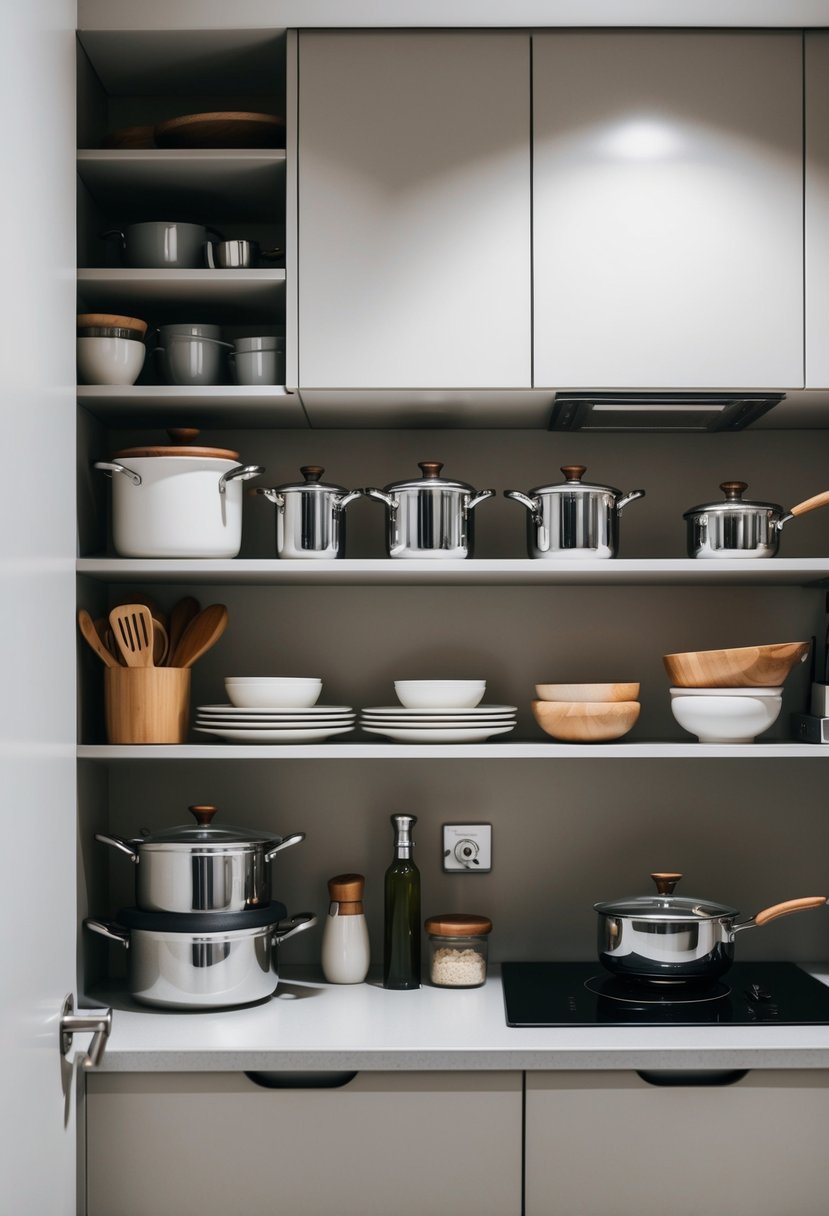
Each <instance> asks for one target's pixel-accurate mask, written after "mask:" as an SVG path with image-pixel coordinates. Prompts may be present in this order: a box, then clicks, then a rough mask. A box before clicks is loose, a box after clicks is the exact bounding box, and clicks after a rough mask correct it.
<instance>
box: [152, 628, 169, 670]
mask: <svg viewBox="0 0 829 1216" xmlns="http://www.w3.org/2000/svg"><path fill="white" fill-rule="evenodd" d="M169 653H170V639H169V637H168V634H167V630H166V629H165V628H164V626H163V625H162V623H161V621H160V620H159V619H158V618H157V617H155V616H154V617H153V666H154V667H162V666H163V665H164V660H165V659H166V658H167V655H168V654H169Z"/></svg>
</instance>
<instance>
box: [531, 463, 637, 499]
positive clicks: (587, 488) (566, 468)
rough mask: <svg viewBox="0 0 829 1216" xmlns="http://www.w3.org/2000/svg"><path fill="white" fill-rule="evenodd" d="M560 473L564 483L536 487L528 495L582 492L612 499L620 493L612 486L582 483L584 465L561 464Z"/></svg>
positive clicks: (584, 471)
mask: <svg viewBox="0 0 829 1216" xmlns="http://www.w3.org/2000/svg"><path fill="white" fill-rule="evenodd" d="M561 471H562V473H563V474H564V476H565V477H566V478H567V480H566V481H559V482H556V484H555V485H552V486H536V488H535V489H534V490H530V494H531V495H532V494H577V493H578V492H579V491H580V490H583V491H584V492H585V493H587V494H591V493H594V492H595V491H598V492H599V493H600V494H612V495H613V497H614V498H619V496H620V495H621V493H622V491H621V490H617V489H616V488H615V487H614V486H597V485H591V483H590V482H589V481H582V477H584V475H585V473H586V472H587V466H586V465H583V464H563V465H562V466H561Z"/></svg>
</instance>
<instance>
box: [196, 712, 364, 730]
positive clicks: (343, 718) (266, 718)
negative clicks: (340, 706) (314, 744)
mask: <svg viewBox="0 0 829 1216" xmlns="http://www.w3.org/2000/svg"><path fill="white" fill-rule="evenodd" d="M196 717H197V718H198V719H199V721H200V722H204V724H205V726H209V725H210V723H211V722H232V723H233V725H234V726H262V725H264V724H266V723H267V724H269V725H271V726H284V725H285V724H286V723H288V722H301V723H302V725H303V726H308V727H311V726H320V725H321V724H322V723H324V722H325V723H327V722H355V721H356V720H357V715H356V714H318V715H317V716H316V717H314V718H304V717H302V715H301V714H280V715H279V717H278V718H273V717H271V716H270V714H260V715H259V716H258V717H256V718H236V717H234V715H233V714H196Z"/></svg>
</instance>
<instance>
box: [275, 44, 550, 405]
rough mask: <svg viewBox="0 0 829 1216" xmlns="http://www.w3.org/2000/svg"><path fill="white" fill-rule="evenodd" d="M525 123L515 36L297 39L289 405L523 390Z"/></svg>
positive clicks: (523, 55) (525, 62)
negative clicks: (296, 393)
mask: <svg viewBox="0 0 829 1216" xmlns="http://www.w3.org/2000/svg"><path fill="white" fill-rule="evenodd" d="M529 107H530V97H529V37H528V35H526V34H512V33H507V34H490V33H487V32H473V33H467V32H458V33H454V32H447V33H441V34H432V33H421V32H412V31H409V32H406V33H383V32H370V33H358V32H350V31H344V32H337V33H330V34H329V33H313V32H312V33H302V34H300V40H299V137H298V149H299V199H298V214H299V386H300V388H303V387H305V388H328V387H333V388H394V387H402V388H429V387H433V388H478V387H484V388H499V387H500V388H508V387H525V388H528V387H529V386H530V146H529V144H530V141H529V125H530V110H529Z"/></svg>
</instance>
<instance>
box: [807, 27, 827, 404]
mask: <svg viewBox="0 0 829 1216" xmlns="http://www.w3.org/2000/svg"><path fill="white" fill-rule="evenodd" d="M805 65H806V387H807V388H829V33H827V32H826V31H825V30H820V31H817V30H814V31H809V32H808V33H807V34H806V58H805Z"/></svg>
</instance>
